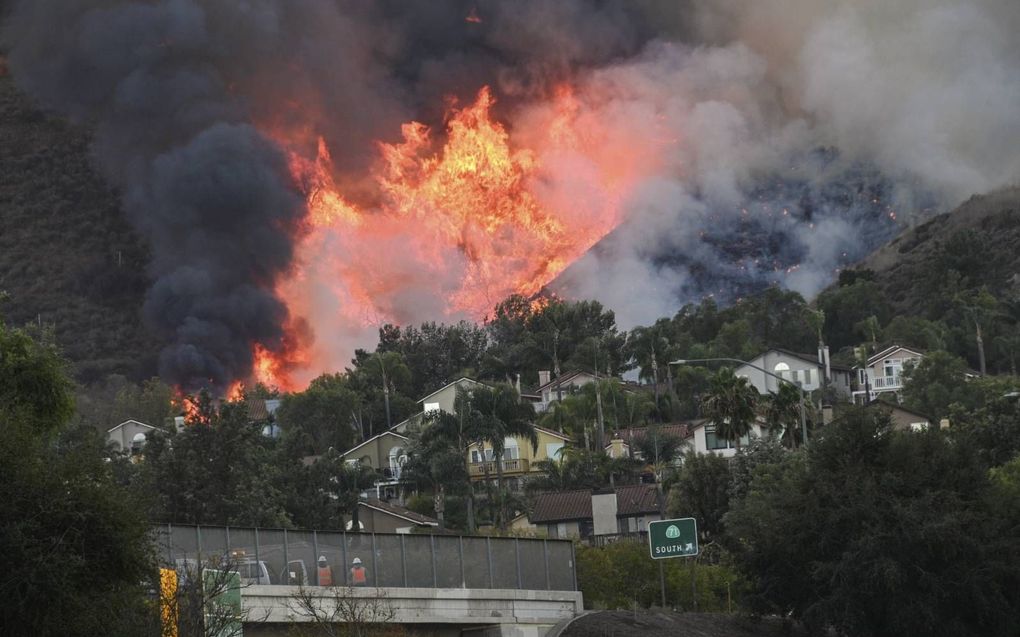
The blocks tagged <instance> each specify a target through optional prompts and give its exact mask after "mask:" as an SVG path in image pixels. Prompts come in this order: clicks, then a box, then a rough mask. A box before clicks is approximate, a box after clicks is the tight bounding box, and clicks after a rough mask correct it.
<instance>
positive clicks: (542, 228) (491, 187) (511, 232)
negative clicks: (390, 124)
mask: <svg viewBox="0 0 1020 637" xmlns="http://www.w3.org/2000/svg"><path fill="white" fill-rule="evenodd" d="M494 104H495V98H494V97H493V94H492V91H491V90H490V88H489V87H482V88H481V89H480V90H479V92H478V94H477V97H476V99H475V100H474V101H473V103H471V104H468V105H466V106H464V107H462V108H457V107H453V108H451V109H450V110H449V113H448V116H447V120H446V123H445V129H444V130H438V131H437V130H433V129H430V128H429V127H428V126H426V125H424V124H422V123H419V122H409V123H406V124H404V125H403V126H402V128H401V133H402V137H403V140H402V141H400V142H397V143H379V144H378V146H377V149H378V161H377V162H376V164H375V168H374V169H373V170H372V172H371V175H370V179H369V180H370V182H371V184H372V187H373V188H374V190H375V195H376V198H377V201H378V204H377V205H374V206H371V207H363V206H358V205H355V204H353V203H352V202H351V201H350V199H349V198H348V197H346V196H345V194H344V192H343V191H342V188H340V187H339V186H338V185H337V183H336V181H335V179H334V169H333V161H332V157H331V149H330V148H328V146H327V144H326V142H325V141H324V140H322V139H319V142H318V152H317V156H316V157H315V158H314V159H307V158H304V157H302V156H300V155H299V154H298V153H297V152H295V151H293V150H289V152H290V156H291V170H292V173H293V175H294V177H295V179H296V180H297V181H298V182H299V183H300V184H302V188H303V189H304V191H305V192H306V194H307V204H308V216H307V222H306V225H305V228H304V232H303V235H302V238H301V239H300V240H299V242H298V245H297V259H296V265H295V267H294V268H293V269H292V270H291V272H290V273H289V275H288V276H287V277H286V278H285V279H284V280H283V281H281V283H280V284H279V285H278V287H277V293H278V294H279V296H280V298H282V299H283V300H284V302H285V303H286V305H287V307H288V309H289V310H290V313H291V316H292V317H293V318H296V319H298V320H299V321H303V322H306V323H307V325H310V326H311V328H312V331H313V332H314V334H315V338H314V340H313V339H291V341H292V343H293V345H292V346H290V347H286V348H277V349H276V350H275V351H270V350H269V349H267V348H265V347H263V346H261V345H259V344H256V346H255V360H256V365H255V374H256V377H257V378H258V380H260V381H262V382H265V383H268V384H271V385H275V386H278V387H281V388H286V389H290V388H294V387H300V386H301V385H302V384H304V382H306V381H307V379H308V378H309V377H310V376H314V375H316V374H317V373H320V372H322V371H324V370H328V369H337V368H341V367H342V366H343V364H344V363H345V362H346V360H347V359H348V358H349V356H350V354H351V351H352V348H351V347H350V341H347V342H344V336H345V335H350V334H353V333H356V332H359V331H363V330H372V331H374V330H375V329H376V328H377V327H378V326H379V325H381V324H383V323H387V322H391V323H405V322H409V321H416V320H423V319H435V320H457V319H461V318H469V319H475V320H480V319H482V318H484V317H485V315H486V313H487V312H489V311H491V310H492V308H493V307H494V305H495V304H496V303H498V302H499V301H500V300H502V299H503V298H505V297H507V296H508V295H510V294H514V293H517V294H523V295H526V296H531V295H534V294H536V293H538V292H539V291H541V290H542V288H543V287H544V286H545V285H546V284H548V283H549V282H550V281H552V280H553V279H554V278H555V277H556V276H557V275H558V274H560V273H561V272H562V271H563V270H564V269H565V268H566V267H567V266H568V265H569V264H570V263H572V262H573V261H575V260H576V259H578V258H579V257H580V256H581V255H583V254H584V253H585V252H586V251H587V250H588V249H590V248H591V247H592V246H593V245H594V244H595V243H597V242H598V241H599V240H600V239H602V238H603V237H604V236H605V235H606V234H608V233H609V232H610V231H611V230H612V229H613V228H615V227H616V226H617V225H618V224H619V223H620V221H621V220H622V212H621V210H622V206H621V200H622V199H623V197H625V196H626V194H627V192H628V190H629V189H630V188H631V187H632V184H633V183H634V181H635V179H636V178H637V176H638V175H639V173H640V172H644V171H647V170H648V169H649V168H650V167H651V166H653V165H654V164H655V154H656V151H655V148H656V144H655V143H649V144H648V145H647V146H648V147H649V148H650V151H648V152H643V153H641V154H642V155H643V156H641V157H639V158H638V157H635V156H634V153H633V152H631V153H615V154H614V155H611V154H608V153H607V152H606V144H607V133H606V131H605V130H603V129H602V128H601V127H600V126H599V125H598V124H597V122H595V121H594V120H593V119H591V118H588V117H585V116H582V114H581V109H580V105H579V102H578V100H577V98H576V97H575V96H574V93H573V91H572V90H571V89H570V87H568V86H565V85H564V86H560V87H558V88H557V89H556V90H555V92H554V93H553V94H552V95H551V96H550V99H549V100H548V102H547V103H543V104H540V105H538V106H536V107H534V108H532V109H530V110H529V111H528V116H527V118H526V121H527V125H528V132H527V133H526V134H522V135H521V136H520V138H519V139H518V137H516V136H513V135H511V132H510V131H508V129H507V126H505V125H504V124H503V123H501V122H499V121H496V120H495V119H494V117H493V114H492V107H493V105H494ZM275 138H277V139H278V141H279V143H280V144H281V145H282V146H284V148H288V140H287V139H285V138H284V139H281V138H280V135H279V134H276V135H275ZM636 141H637V143H636V144H635V145H634V148H639V147H641V145H642V144H641V143H640V140H636Z"/></svg>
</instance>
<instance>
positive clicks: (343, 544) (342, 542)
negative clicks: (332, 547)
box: [340, 531, 350, 586]
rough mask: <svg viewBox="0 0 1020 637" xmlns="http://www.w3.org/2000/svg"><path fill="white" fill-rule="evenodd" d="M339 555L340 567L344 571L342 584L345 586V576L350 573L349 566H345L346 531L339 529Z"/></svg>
mask: <svg viewBox="0 0 1020 637" xmlns="http://www.w3.org/2000/svg"><path fill="white" fill-rule="evenodd" d="M340 556H341V558H342V559H343V561H344V563H343V567H342V568H341V569H340V570H342V571H343V572H344V586H347V576H348V574H349V573H350V568H349V567H348V566H347V532H346V531H341V533H340Z"/></svg>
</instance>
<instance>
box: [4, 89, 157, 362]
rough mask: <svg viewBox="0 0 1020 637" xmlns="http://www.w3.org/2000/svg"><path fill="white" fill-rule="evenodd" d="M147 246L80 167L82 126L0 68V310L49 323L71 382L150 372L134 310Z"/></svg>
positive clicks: (149, 343) (83, 160) (151, 356)
mask: <svg viewBox="0 0 1020 637" xmlns="http://www.w3.org/2000/svg"><path fill="white" fill-rule="evenodd" d="M147 261H148V257H147V253H146V248H145V246H144V244H143V243H142V241H141V240H140V239H139V237H138V236H137V235H136V234H135V233H134V232H132V230H131V228H130V227H129V226H128V225H127V222H126V221H125V220H124V218H123V215H122V214H121V212H120V208H119V202H118V199H117V196H116V194H115V193H114V192H112V191H111V190H110V188H109V187H108V186H107V185H106V184H105V183H104V182H103V180H102V179H101V178H100V177H99V175H97V174H96V173H95V171H94V170H93V169H92V167H91V165H90V164H89V155H88V137H87V135H86V133H85V132H84V131H82V130H79V129H77V128H75V127H73V126H71V125H70V124H68V123H67V122H65V121H63V120H61V119H59V118H56V117H52V116H49V115H47V114H45V113H43V112H41V111H40V110H38V109H37V108H36V107H35V106H33V105H32V104H31V103H30V101H29V100H28V99H27V98H26V97H25V96H24V95H22V94H20V93H19V92H18V91H17V89H16V88H15V86H14V82H13V81H12V79H11V77H10V76H8V75H4V74H3V71H2V69H0V290H6V292H7V293H8V294H9V295H10V299H9V300H8V301H7V302H6V303H4V304H3V305H2V306H0V314H2V315H3V316H4V318H5V319H6V320H7V321H8V322H10V323H12V324H15V325H20V324H24V323H29V322H33V323H34V322H37V321H39V322H41V323H42V324H43V325H51V326H52V327H53V329H54V330H55V333H56V337H57V341H58V342H59V344H60V345H61V346H62V347H63V350H64V353H65V355H66V356H67V357H68V358H69V359H70V360H71V361H72V362H73V363H74V371H75V374H76V376H77V377H78V379H79V380H81V381H83V382H91V381H93V380H97V379H99V378H102V377H104V376H106V375H108V374H113V373H116V374H123V375H126V376H128V377H130V378H142V377H147V376H149V375H151V373H152V372H153V370H154V368H155V355H156V354H157V353H158V351H159V349H158V344H157V343H156V341H155V340H154V339H153V337H152V336H151V335H150V334H149V333H148V332H147V331H146V330H145V328H144V326H143V325H142V322H141V317H140V309H141V306H142V301H143V298H144V293H145V289H146V287H147V280H146V275H145V265H146V263H147Z"/></svg>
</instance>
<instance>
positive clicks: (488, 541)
mask: <svg viewBox="0 0 1020 637" xmlns="http://www.w3.org/2000/svg"><path fill="white" fill-rule="evenodd" d="M485 559H486V560H487V561H488V562H489V588H496V576H495V575H494V574H493V572H492V538H491V537H488V536H486V538H485Z"/></svg>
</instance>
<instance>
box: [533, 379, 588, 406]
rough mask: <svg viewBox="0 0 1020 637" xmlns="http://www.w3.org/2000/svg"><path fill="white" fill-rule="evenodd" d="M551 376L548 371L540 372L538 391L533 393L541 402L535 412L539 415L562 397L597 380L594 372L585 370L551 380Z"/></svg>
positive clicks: (537, 404) (536, 404) (537, 403)
mask: <svg viewBox="0 0 1020 637" xmlns="http://www.w3.org/2000/svg"><path fill="white" fill-rule="evenodd" d="M550 374H551V372H549V371H548V370H542V371H540V372H538V389H536V390H534V392H532V393H534V394H537V395H538V396H539V401H538V402H536V403H535V411H536V412H538V413H542V412H544V411H547V410H548V409H549V405H551V404H552V403H554V402H556V401H558V400H560V397H561V396H569V395H570V394H573V393H575V392H577V390H578V389H580V388H581V387H584V386H585V385H587V384H589V383H594V382H595V380H596V376H595V374H594V373H593V372H589V371H585V370H575V371H572V372H567V373H566V374H563V375H561V376H558V377H557V378H551V377H550Z"/></svg>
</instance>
